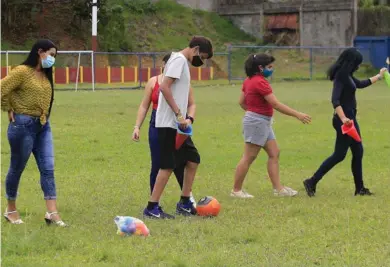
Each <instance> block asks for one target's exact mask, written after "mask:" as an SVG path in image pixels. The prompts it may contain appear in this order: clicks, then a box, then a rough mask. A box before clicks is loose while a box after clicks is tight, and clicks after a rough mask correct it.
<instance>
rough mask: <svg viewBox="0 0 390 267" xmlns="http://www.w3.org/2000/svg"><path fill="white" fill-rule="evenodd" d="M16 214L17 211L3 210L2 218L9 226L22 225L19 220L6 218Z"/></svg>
mask: <svg viewBox="0 0 390 267" xmlns="http://www.w3.org/2000/svg"><path fill="white" fill-rule="evenodd" d="M16 212H18V211H17V210H13V211H8V210H5V212H4V218H5V219H6V220H7V221H8V222H9V223H11V224H22V223H24V222H23V221H22V220H21V219H17V220H12V219H10V218H9V217H8V215H9V214H12V213H16Z"/></svg>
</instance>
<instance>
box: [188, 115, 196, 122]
mask: <svg viewBox="0 0 390 267" xmlns="http://www.w3.org/2000/svg"><path fill="white" fill-rule="evenodd" d="M187 119H189V120H190V121H191V124H194V118H193V117H191V116H188V115H187Z"/></svg>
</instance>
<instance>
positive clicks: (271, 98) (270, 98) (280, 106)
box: [264, 94, 299, 117]
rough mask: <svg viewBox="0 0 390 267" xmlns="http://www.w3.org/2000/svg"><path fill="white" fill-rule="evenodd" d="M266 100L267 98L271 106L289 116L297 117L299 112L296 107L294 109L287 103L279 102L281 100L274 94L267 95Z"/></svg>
mask: <svg viewBox="0 0 390 267" xmlns="http://www.w3.org/2000/svg"><path fill="white" fill-rule="evenodd" d="M264 98H265V100H267V102H268V103H270V104H271V106H272V107H273V108H274V109H276V110H277V111H279V112H280V113H283V114H285V115H288V116H292V117H297V116H298V114H299V112H298V111H296V110H295V109H292V108H290V107H288V106H286V105H285V104H283V103H281V102H279V100H278V99H277V98H276V96H275V95H274V94H268V95H266V96H265V97H264Z"/></svg>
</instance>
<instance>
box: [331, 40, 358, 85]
mask: <svg viewBox="0 0 390 267" xmlns="http://www.w3.org/2000/svg"><path fill="white" fill-rule="evenodd" d="M362 62H363V56H362V54H361V53H360V52H359V51H358V50H357V49H356V48H353V47H352V48H348V49H345V50H344V51H343V52H342V53H341V54H340V56H339V58H338V59H337V61H336V62H335V63H333V64H332V66H330V68H329V69H328V71H327V76H328V79H329V80H331V81H333V80H334V79H335V77H336V75H342V76H343V77H344V78H347V77H348V76H349V75H352V73H354V72H355V71H356V70H357V69H358V68H359V65H360V64H361V63H362Z"/></svg>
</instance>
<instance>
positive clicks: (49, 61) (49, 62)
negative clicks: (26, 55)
mask: <svg viewBox="0 0 390 267" xmlns="http://www.w3.org/2000/svg"><path fill="white" fill-rule="evenodd" d="M55 62H56V59H55V58H54V57H52V56H50V55H49V56H47V57H46V58H44V59H42V61H41V64H42V68H44V69H48V68H51V67H53V65H54V63H55Z"/></svg>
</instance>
